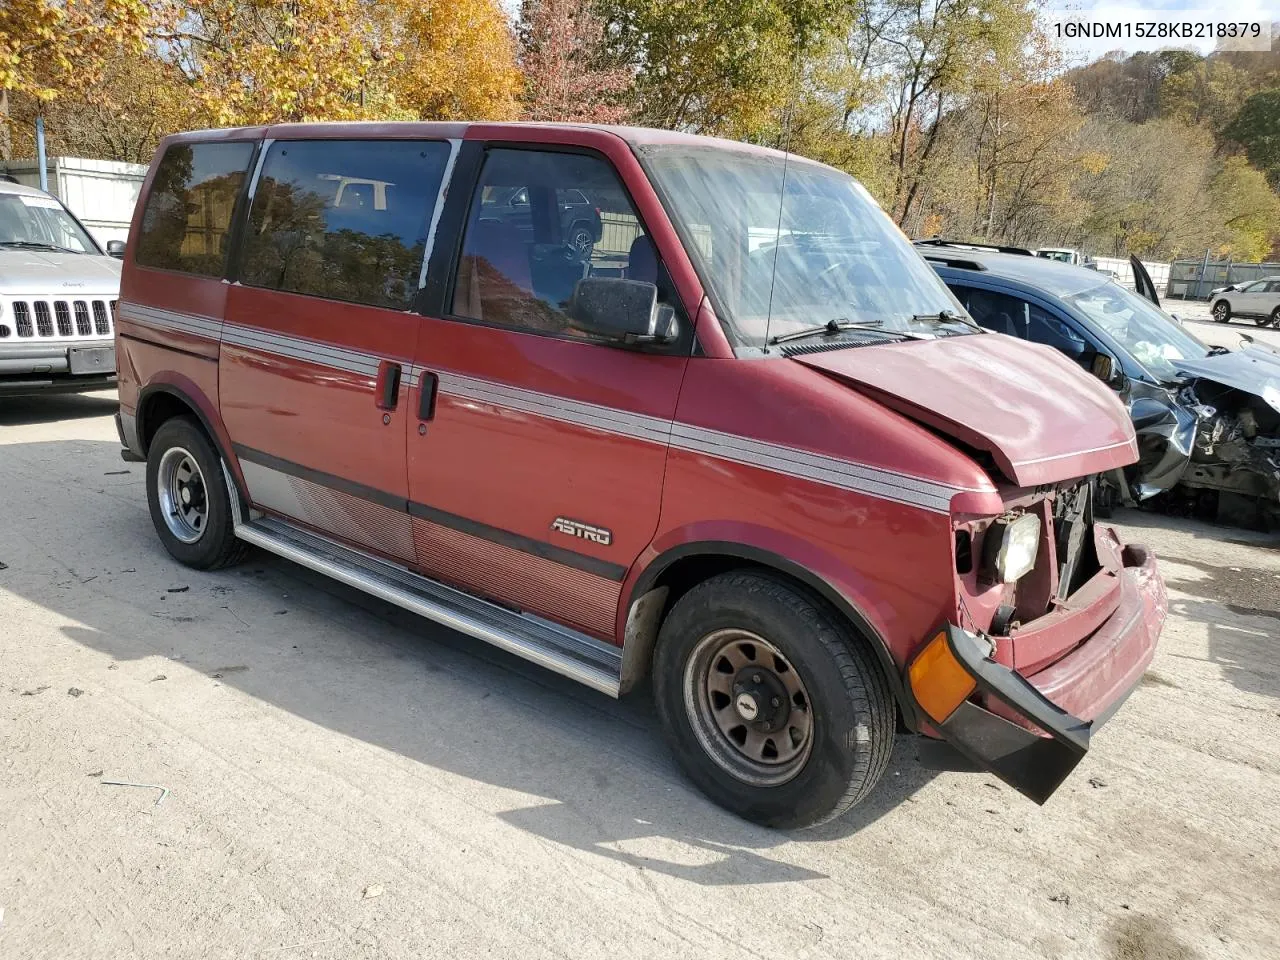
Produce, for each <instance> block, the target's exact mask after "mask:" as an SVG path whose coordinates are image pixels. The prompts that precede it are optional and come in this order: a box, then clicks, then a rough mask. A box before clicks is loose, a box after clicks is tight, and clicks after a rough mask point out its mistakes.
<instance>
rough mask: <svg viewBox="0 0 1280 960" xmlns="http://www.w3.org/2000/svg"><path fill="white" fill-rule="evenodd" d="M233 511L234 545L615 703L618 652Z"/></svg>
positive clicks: (267, 520) (582, 635)
mask: <svg viewBox="0 0 1280 960" xmlns="http://www.w3.org/2000/svg"><path fill="white" fill-rule="evenodd" d="M227 486H228V489H229V490H231V491H233V493H232V498H233V499H238V498H237V497H236V496H235V493H234V490H235V487H234V485H233V484H231V483H228V485H227ZM239 507H240V505H239V504H238V503H237V504H233V505H232V509H233V510H234V511H235V512H236V514H237V516H236V524H235V532H236V536H237V537H239V538H240V539H241V540H244V541H246V542H248V543H252V544H254V545H255V546H258V547H261V548H262V549H264V550H267V551H269V552H271V553H274V554H277V555H279V556H281V557H284V558H285V559H286V560H292V561H293V562H294V563H298V564H301V565H302V566H304V567H307V568H309V569H311V570H315V571H316V572H318V573H323V574H325V575H326V576H329V577H332V578H333V579H335V580H340V581H341V582H343V583H345V584H347V585H348V586H351V587H355V588H356V589H357V590H363V591H364V592H365V593H368V594H371V595H373V596H375V597H380V598H381V599H383V600H386V601H388V602H390V603H394V604H395V605H396V606H398V607H403V608H404V609H406V610H409V611H411V612H412V613H416V614H419V615H420V616H423V617H426V618H427V619H428V620H434V621H435V622H436V623H440V624H443V625H444V626H446V627H450V628H452V629H454V630H457V631H458V632H459V633H465V634H467V635H468V636H471V637H475V638H476V639H477V640H483V641H484V642H485V643H491V644H493V645H494V646H495V647H499V648H501V649H503V650H506V651H507V652H508V653H513V654H515V655H516V656H517V657H523V658H524V659H525V660H528V661H530V662H532V663H536V664H538V665H539V666H541V667H545V668H547V669H548V670H553V671H555V672H556V673H560V674H563V675H564V676H566V677H571V678H572V679H574V680H577V681H578V682H580V683H584V684H586V685H587V686H588V687H591V688H593V689H595V690H599V691H600V692H601V693H607V694H608V695H609V696H611V697H616V696H618V695H619V692H620V689H621V677H622V651H621V650H620V649H619V648H618V647H614V646H612V645H610V644H606V643H602V642H601V641H599V640H596V639H595V638H594V637H589V636H587V635H586V634H585V633H579V632H577V631H576V630H570V629H569V628H567V627H563V626H561V625H559V624H557V623H552V622H551V621H549V620H544V619H542V618H541V617H536V616H533V615H532V614H528V613H519V612H517V611H514V610H508V609H506V608H505V607H500V606H498V605H497V604H495V603H490V602H488V601H487V600H481V599H480V598H478V597H473V596H471V595H470V594H467V593H463V592H462V591H460V590H455V589H454V588H452V587H448V586H445V585H444V584H442V583H437V582H436V581H434V580H429V579H427V578H426V577H423V576H420V575H418V574H416V573H414V572H413V571H411V570H408V569H407V568H405V567H401V566H399V565H398V564H393V563H388V562H386V561H384V560H381V559H379V558H377V557H373V556H370V555H369V554H366V553H362V552H360V551H357V550H352V549H350V548H349V547H345V546H343V545H342V544H339V543H336V542H334V541H332V540H329V539H327V538H325V537H320V536H317V535H316V534H314V533H311V532H310V531H307V530H303V529H301V528H299V527H296V526H294V525H292V524H290V523H288V522H287V521H284V520H279V519H276V518H273V517H262V518H260V519H255V520H250V519H247V518H245V517H244V514H243V512H242V511H241V510H240V509H239Z"/></svg>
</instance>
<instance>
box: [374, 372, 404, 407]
mask: <svg viewBox="0 0 1280 960" xmlns="http://www.w3.org/2000/svg"><path fill="white" fill-rule="evenodd" d="M374 389H375V391H376V393H377V399H376V400H375V401H374V403H375V405H376V406H377V408H378V409H379V410H394V409H395V408H396V404H397V403H398V402H399V401H400V364H398V363H396V362H395V361H394V360H383V361H382V362H381V363H379V364H378V380H377V384H376V386H375V387H374Z"/></svg>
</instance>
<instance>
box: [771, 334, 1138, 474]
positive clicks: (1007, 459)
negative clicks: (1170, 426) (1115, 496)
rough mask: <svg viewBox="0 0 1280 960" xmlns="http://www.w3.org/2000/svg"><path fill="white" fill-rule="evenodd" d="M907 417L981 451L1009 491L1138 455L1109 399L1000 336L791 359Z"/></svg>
mask: <svg viewBox="0 0 1280 960" xmlns="http://www.w3.org/2000/svg"><path fill="white" fill-rule="evenodd" d="M793 359H795V360H796V361H797V362H799V363H802V364H804V365H805V366H807V367H811V368H812V369H814V370H818V371H820V372H822V373H824V374H826V375H827V376H830V377H833V378H835V379H837V380H839V381H841V382H842V383H844V384H846V385H848V386H850V387H852V388H854V389H856V390H858V391H860V392H862V393H864V394H866V395H868V396H869V397H872V398H873V399H875V400H876V401H878V402H880V403H883V404H884V405H885V406H887V407H891V408H892V409H894V410H896V411H898V412H899V413H902V414H904V415H906V416H908V417H911V418H912V419H913V420H916V421H919V422H920V423H922V424H925V425H926V426H929V427H932V428H933V429H935V430H937V431H939V432H941V433H944V434H946V435H948V436H951V437H953V438H955V439H956V440H959V441H960V442H961V443H964V444H966V445H968V446H969V447H972V448H976V449H978V450H982V451H986V452H987V453H989V454H990V455H991V457H992V458H993V459H994V460H995V463H996V466H998V467H999V468H1000V471H1001V472H1002V473H1003V474H1004V475H1005V476H1006V477H1007V478H1008V479H1009V480H1011V481H1013V482H1014V483H1016V484H1018V485H1019V486H1024V487H1030V486H1036V485H1039V484H1044V483H1056V482H1058V481H1060V480H1067V479H1072V478H1075V477H1081V476H1085V475H1087V474H1091V473H1100V472H1102V471H1104V470H1111V469H1114V468H1116V467H1122V466H1125V465H1126V464H1130V463H1133V462H1134V461H1135V460H1137V459H1138V446H1137V441H1136V440H1135V439H1134V434H1133V424H1132V422H1131V421H1130V419H1129V414H1128V412H1127V411H1126V410H1125V408H1124V406H1123V405H1122V404H1121V403H1120V400H1119V398H1117V397H1116V395H1115V394H1114V393H1113V392H1112V391H1111V390H1110V389H1108V388H1107V386H1106V385H1105V384H1103V383H1102V382H1101V381H1099V380H1097V379H1096V378H1094V377H1092V376H1090V375H1089V374H1088V373H1086V372H1085V371H1084V370H1082V369H1080V367H1078V366H1077V365H1076V364H1074V363H1073V362H1071V361H1070V360H1068V359H1067V358H1066V357H1063V356H1062V355H1061V354H1059V353H1058V352H1057V351H1056V350H1052V349H1050V348H1048V347H1042V346H1038V345H1036V344H1032V343H1027V342H1025V341H1023V340H1018V339H1015V338H1013V337H1006V336H1004V335H1003V334H998V333H991V334H972V335H969V336H960V337H943V338H940V339H937V340H919V341H909V342H905V343H886V344H877V345H875V346H870V347H851V348H849V349H846V350H831V351H824V352H821V353H808V354H801V355H798V356H795V357H793Z"/></svg>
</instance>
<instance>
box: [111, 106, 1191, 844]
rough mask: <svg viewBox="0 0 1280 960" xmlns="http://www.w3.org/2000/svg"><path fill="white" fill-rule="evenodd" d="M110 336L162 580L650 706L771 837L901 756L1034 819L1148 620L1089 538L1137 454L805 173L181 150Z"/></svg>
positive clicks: (815, 173)
mask: <svg viewBox="0 0 1280 960" xmlns="http://www.w3.org/2000/svg"><path fill="white" fill-rule="evenodd" d="M517 195H518V196H519V199H520V201H521V205H524V206H527V209H525V210H520V211H518V213H519V214H520V215H519V216H515V215H506V214H505V213H504V211H507V208H510V207H511V206H512V203H513V200H512V198H513V197H516V196H517ZM579 207H580V208H583V209H587V208H589V209H590V210H592V211H593V219H592V221H591V223H592V226H591V230H590V232H591V236H590V238H589V239H590V242H586V241H584V240H583V238H582V237H578V236H576V235H575V234H574V232H573V230H572V228H573V225H574V224H575V223H577V222H578V220H577V218H576V217H570V216H567V215H566V211H572V210H573V209H575V208H579ZM596 219H598V223H599V227H598V230H597V228H596V226H595V223H596ZM116 342H117V348H118V357H119V367H120V403H121V409H120V414H119V421H118V422H119V429H120V436H121V440H122V443H123V445H124V450H123V455H124V457H125V459H127V460H134V461H139V462H141V461H145V462H146V464H147V468H146V472H147V496H148V499H149V504H150V510H151V516H152V519H153V521H154V524H155V528H156V531H157V533H158V535H159V537H160V539H161V541H162V542H163V543H164V545H165V547H166V548H167V549H168V550H169V552H170V553H171V554H172V555H173V556H174V558H175V559H177V560H178V561H179V562H181V563H184V564H186V565H188V566H191V567H194V568H197V569H213V568H217V567H221V566H223V565H226V564H229V563H232V562H234V561H236V560H237V559H238V558H240V557H241V556H242V555H243V552H244V550H245V548H246V547H249V546H256V547H259V548H261V549H264V550H268V551H271V552H273V553H276V554H279V555H280V556H282V557H285V558H287V559H289V560H291V561H293V562H295V563H299V564H301V565H303V566H306V567H309V568H311V569H313V570H317V571H320V572H321V573H324V574H326V575H328V576H331V577H333V578H334V579H336V580H339V581H342V582H343V583H346V584H349V585H351V586H354V587H356V588H358V589H360V590H364V591H367V592H368V593H370V594H373V595H375V596H377V597H381V598H383V599H384V600H386V601H388V602H390V603H393V604H398V605H399V606H401V607H404V608H406V609H408V610H411V611H414V612H416V613H418V614H420V615H422V616H424V617H427V618H429V619H431V620H435V621H438V622H440V623H442V624H445V625H447V626H449V627H452V628H454V629H455V630H458V631H460V632H461V633H463V634H468V635H470V636H472V637H474V638H476V639H478V640H481V641H484V642H487V643H491V644H494V645H496V646H498V647H500V648H502V649H504V650H507V651H509V652H511V653H513V654H515V655H516V656H519V657H524V658H526V659H528V660H531V661H533V662H535V663H537V664H540V665H542V666H544V667H546V668H547V669H549V670H553V671H556V672H559V673H561V674H564V675H566V676H569V677H572V678H574V679H576V680H579V681H581V682H582V683H584V684H586V685H588V686H590V687H592V688H594V689H596V690H598V691H601V692H602V693H604V694H607V695H609V696H615V697H616V696H620V695H622V694H625V693H627V692H628V691H629V690H632V689H633V688H634V687H635V686H636V685H637V683H639V682H640V681H641V679H642V678H644V677H645V676H646V675H648V676H651V677H652V687H653V692H654V696H655V697H656V700H657V707H658V715H659V717H660V720H661V723H662V726H663V728H664V732H665V735H666V737H667V739H668V741H669V743H670V745H671V749H672V752H673V754H674V757H675V759H676V761H677V762H678V763H679V764H680V766H681V767H682V768H683V769H684V770H685V771H686V772H687V774H688V776H689V777H690V778H691V779H692V780H693V781H694V782H695V783H696V784H697V785H698V786H699V787H700V788H701V789H702V790H704V791H705V792H706V793H707V794H708V795H709V796H710V797H711V798H712V799H714V800H715V801H716V802H717V803H719V804H721V805H723V806H724V807H726V808H728V809H729V810H731V811H734V812H735V813H737V814H739V815H741V816H743V817H745V818H747V819H750V820H753V821H755V822H758V823H762V824H768V825H772V826H777V827H800V826H807V825H811V824H816V823H820V822H822V821H824V820H828V819H830V818H832V817H835V816H837V815H839V814H840V813H842V812H843V811H845V810H847V809H848V808H850V807H851V806H853V805H854V804H856V803H858V802H859V801H860V800H862V799H863V798H864V797H866V796H867V794H868V793H869V792H870V791H871V790H872V789H873V788H874V787H875V785H876V782H877V781H878V780H879V779H880V777H881V775H882V774H883V773H884V772H885V768H886V766H887V765H888V763H889V757H890V753H891V750H892V746H893V741H894V738H895V736H896V735H898V732H899V728H900V727H901V728H902V729H905V730H908V731H911V732H914V733H920V734H923V735H926V736H929V737H933V738H941V739H942V740H945V741H948V742H949V743H951V744H953V745H954V746H955V748H956V749H957V750H959V751H960V753H962V754H964V755H965V756H966V757H967V758H968V759H969V760H970V761H972V762H974V763H976V764H978V765H980V766H982V767H984V768H986V769H988V770H990V771H992V772H993V773H994V774H995V775H997V776H999V777H1001V778H1002V779H1004V780H1005V781H1006V782H1008V783H1009V784H1011V785H1013V786H1014V787H1015V788H1017V789H1018V790H1019V791H1021V792H1022V793H1024V794H1025V795H1027V796H1028V797H1030V798H1031V799H1033V800H1035V801H1037V802H1043V801H1045V800H1046V799H1047V798H1048V797H1049V796H1050V795H1051V794H1052V793H1053V792H1054V790H1055V789H1056V788H1057V787H1058V785H1059V784H1060V783H1061V782H1062V781H1063V779H1064V778H1065V777H1066V776H1067V775H1068V774H1069V773H1070V771H1071V770H1072V768H1073V767H1074V766H1075V765H1076V763H1077V762H1078V761H1079V759H1080V757H1081V756H1082V755H1083V754H1084V752H1085V751H1086V750H1087V749H1088V747H1089V742H1090V735H1091V733H1092V731H1093V730H1094V729H1096V728H1097V727H1098V725H1099V724H1101V723H1102V722H1103V721H1104V720H1105V719H1107V718H1108V717H1109V716H1110V715H1111V714H1112V712H1113V711H1114V710H1115V709H1116V707H1117V706H1118V705H1119V704H1120V702H1121V701H1122V700H1123V699H1124V698H1125V696H1126V695H1127V694H1128V693H1129V691H1130V690H1131V689H1132V688H1133V687H1134V686H1135V685H1136V684H1137V682H1138V680H1139V679H1140V677H1141V676H1142V673H1143V671H1144V669H1145V668H1146V665H1147V664H1148V662H1149V661H1150V660H1151V658H1152V656H1153V654H1154V651H1155V644H1156V640H1157V637H1158V634H1159V632H1160V628H1161V624H1162V622H1163V620H1164V617H1165V612H1166V600H1165V594H1164V587H1163V584H1162V581H1161V579H1160V576H1159V574H1158V573H1157V570H1156V566H1155V561H1154V559H1153V557H1152V556H1151V554H1150V553H1149V552H1148V551H1147V550H1146V549H1144V548H1143V547H1142V546H1139V545H1138V544H1133V543H1126V542H1124V541H1123V540H1122V539H1121V538H1120V537H1119V536H1118V535H1117V533H1116V532H1115V531H1114V530H1113V529H1112V528H1111V527H1109V526H1107V525H1105V524H1102V523H1095V521H1094V517H1093V515H1092V495H1091V493H1092V486H1093V483H1094V480H1093V478H1094V477H1095V476H1096V475H1097V474H1099V473H1102V472H1105V471H1108V470H1112V469H1115V468H1117V467H1121V466H1124V465H1125V464H1128V463H1131V462H1132V461H1133V460H1134V459H1136V457H1137V448H1136V446H1135V441H1134V433H1133V428H1132V426H1131V423H1130V420H1129V417H1128V415H1127V414H1126V412H1125V410H1124V408H1123V407H1122V406H1121V405H1120V403H1119V401H1118V400H1117V399H1116V397H1115V396H1114V395H1113V394H1112V392H1111V391H1110V390H1108V389H1107V387H1106V386H1105V385H1104V384H1102V383H1101V382H1099V381H1098V380H1097V379H1095V378H1093V377H1091V376H1090V375H1089V374H1088V373H1086V372H1085V371H1083V370H1081V369H1080V368H1079V367H1078V366H1077V365H1075V364H1073V363H1072V362H1071V361H1069V360H1068V359H1066V358H1064V357H1062V356H1060V355H1058V354H1057V353H1055V352H1054V351H1052V350H1048V349H1046V348H1043V347H1040V346H1037V345H1034V344H1030V343H1027V342H1025V341H1022V340H1019V339H1016V338H1013V337H1008V336H1003V335H999V334H993V333H988V332H985V331H983V330H982V329H981V328H979V327H978V326H977V325H976V324H974V323H973V321H972V320H971V319H970V318H969V317H968V315H967V314H966V313H965V311H964V310H963V308H962V307H961V306H960V304H959V303H958V302H957V301H956V299H955V298H954V297H953V296H952V295H951V294H950V293H949V292H948V290H947V288H946V286H945V285H944V284H943V283H942V281H941V280H939V279H938V277H937V275H936V274H935V273H934V271H933V270H932V269H930V267H929V266H928V265H927V264H926V263H925V262H924V261H923V260H922V259H921V258H920V256H919V255H918V254H917V252H916V251H915V250H914V249H913V248H912V246H911V244H910V243H909V242H908V241H907V240H906V239H905V238H904V237H903V236H902V234H901V233H900V232H899V231H898V230H897V229H896V228H895V227H894V225H893V224H892V222H891V221H890V220H889V219H888V218H887V217H886V216H885V214H884V213H883V212H882V211H881V210H880V208H879V207H878V206H877V205H876V203H875V201H874V200H873V199H872V198H871V197H870V195H869V194H868V193H867V192H866V191H865V190H864V189H863V188H862V187H861V186H859V184H858V183H857V182H855V181H854V180H852V179H851V178H849V177H848V176H846V175H845V174H843V173H840V172H839V171H836V170H833V169H830V168H828V167H825V166H821V165H819V164H816V163H812V162H810V161H807V160H804V159H801V158H799V157H795V156H788V155H784V154H782V153H777V152H774V151H771V150H766V149H762V148H759V147H754V146H748V145H744V144H740V143H731V142H726V141H721V140H713V139H706V138H701V137H694V136H687V135H683V134H677V133H670V132H664V131H657V130H644V129H624V128H605V127H590V126H568V125H564V126H556V125H521V124H491V123H473V124H467V123H404V124H399V123H386V124H381V123H379V124H301V125H292V124H291V125H282V126H272V127H257V128H249V129H237V130H210V131H203V132H196V133H185V134H181V135H178V136H172V137H169V138H167V139H166V140H165V141H164V142H163V143H162V144H161V146H160V149H159V151H158V153H157V155H156V158H155V161H154V163H153V164H152V167H151V170H150V173H149V175H148V177H147V181H146V184H145V187H144V189H143V193H142V197H141V200H140V202H139V204H138V209H137V213H136V215H135V220H134V223H133V228H132V233H131V234H130V242H129V244H128V247H127V252H126V255H125V262H124V274H123V286H122V291H121V300H120V308H119V323H118V329H117V341H116ZM282 682H287V681H282Z"/></svg>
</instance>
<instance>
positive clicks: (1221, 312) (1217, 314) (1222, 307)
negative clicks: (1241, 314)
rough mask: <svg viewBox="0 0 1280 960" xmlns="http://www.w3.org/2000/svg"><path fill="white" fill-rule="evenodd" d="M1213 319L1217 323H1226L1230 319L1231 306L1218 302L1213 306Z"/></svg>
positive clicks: (1225, 302)
mask: <svg viewBox="0 0 1280 960" xmlns="http://www.w3.org/2000/svg"><path fill="white" fill-rule="evenodd" d="M1213 319H1214V320H1216V321H1217V322H1218V323H1227V322H1228V321H1229V320H1230V319H1231V304H1229V303H1227V301H1225V300H1219V301H1218V302H1217V303H1215V304H1214V305H1213Z"/></svg>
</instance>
